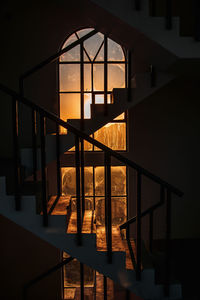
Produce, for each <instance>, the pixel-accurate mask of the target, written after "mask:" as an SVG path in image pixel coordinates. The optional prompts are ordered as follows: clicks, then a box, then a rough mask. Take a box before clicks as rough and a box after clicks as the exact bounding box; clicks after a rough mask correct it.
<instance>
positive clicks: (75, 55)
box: [60, 45, 80, 62]
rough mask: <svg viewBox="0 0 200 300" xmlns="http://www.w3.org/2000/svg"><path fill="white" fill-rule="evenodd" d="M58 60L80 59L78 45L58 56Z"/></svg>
mask: <svg viewBox="0 0 200 300" xmlns="http://www.w3.org/2000/svg"><path fill="white" fill-rule="evenodd" d="M60 61H69V62H70V61H80V46H79V45H77V46H76V47H74V48H73V49H71V50H69V51H67V52H65V53H64V54H63V55H61V56H60Z"/></svg>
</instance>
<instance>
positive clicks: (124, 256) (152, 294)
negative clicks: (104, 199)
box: [0, 178, 181, 300]
mask: <svg viewBox="0 0 200 300" xmlns="http://www.w3.org/2000/svg"><path fill="white" fill-rule="evenodd" d="M0 191H1V198H0V200H1V201H0V211H1V214H2V215H3V216H5V217H7V218H9V219H10V220H12V221H13V222H15V223H17V224H18V225H20V226H22V227H24V228H25V229H27V230H28V231H31V232H32V233H34V234H35V235H37V236H38V237H40V238H42V239H44V240H46V241H47V242H49V243H50V244H52V245H54V246H55V247H57V248H59V249H61V250H62V251H64V252H66V253H68V254H69V255H71V256H72V257H76V258H77V259H78V260H79V261H80V262H82V263H84V264H86V265H88V266H90V267H91V268H92V269H95V270H96V271H98V272H99V273H101V274H104V275H105V276H107V277H109V278H110V279H112V280H113V281H114V282H116V283H117V284H119V285H121V286H122V287H124V288H126V289H129V290H130V291H132V292H133V293H134V294H136V295H138V296H139V297H141V298H143V299H152V300H153V299H179V298H180V296H181V287H180V285H179V284H171V285H170V298H165V296H164V289H163V287H164V286H163V284H159V285H157V284H155V270H154V269H153V267H152V266H151V264H149V263H147V265H145V261H147V259H146V258H145V257H144V258H143V260H142V277H141V281H137V280H136V273H135V270H134V265H133V263H132V261H131V258H130V254H129V252H128V247H127V242H126V240H125V239H123V238H122V236H121V233H120V229H119V228H118V227H115V226H113V227H112V234H113V248H112V251H113V252H112V263H108V261H107V252H106V242H105V228H104V227H103V226H96V225H95V215H94V214H95V212H94V211H90V210H89V211H87V210H86V211H85V216H84V221H83V226H82V245H81V246H78V245H77V234H76V220H77V219H76V213H75V212H73V211H71V210H70V202H71V200H70V198H69V197H62V198H61V202H58V204H57V205H55V207H54V209H53V211H52V213H51V215H49V226H48V227H46V228H45V227H43V226H42V216H41V215H40V214H39V215H38V214H36V200H35V197H34V196H23V197H22V210H21V211H15V210H14V197H13V196H7V195H6V184H5V178H1V180H0ZM54 200H55V198H52V199H51V201H52V202H53V201H54ZM50 203H51V202H50ZM131 244H132V249H133V253H134V252H135V243H134V240H132V241H131ZM143 253H145V251H143ZM145 255H146V254H144V256H145Z"/></svg>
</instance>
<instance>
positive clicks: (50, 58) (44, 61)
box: [20, 29, 97, 80]
mask: <svg viewBox="0 0 200 300" xmlns="http://www.w3.org/2000/svg"><path fill="white" fill-rule="evenodd" d="M96 33H97V30H96V29H94V30H92V31H91V32H89V33H88V34H86V35H84V36H83V37H81V38H80V39H78V40H77V41H75V42H73V43H72V44H70V45H69V46H67V47H65V48H64V49H62V50H60V51H59V52H56V53H55V54H53V55H51V56H50V57H48V58H47V59H45V60H43V61H42V62H41V63H39V64H38V65H36V66H35V67H33V68H31V69H30V70H28V71H26V72H25V73H23V74H22V75H21V76H20V80H23V79H24V78H26V77H28V76H29V75H31V74H33V73H35V72H36V71H38V70H39V69H41V68H43V67H44V66H46V65H48V64H50V63H52V62H53V61H54V60H56V59H57V58H58V57H59V56H61V55H62V54H64V53H65V52H67V51H69V50H71V49H72V48H74V47H75V46H77V45H80V44H81V43H82V42H84V41H85V40H87V39H89V38H90V37H92V36H93V35H95V34H96Z"/></svg>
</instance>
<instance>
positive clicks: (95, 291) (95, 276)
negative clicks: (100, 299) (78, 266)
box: [94, 271, 97, 300]
mask: <svg viewBox="0 0 200 300" xmlns="http://www.w3.org/2000/svg"><path fill="white" fill-rule="evenodd" d="M94 272H95V274H94V300H96V298H97V274H96V271H94Z"/></svg>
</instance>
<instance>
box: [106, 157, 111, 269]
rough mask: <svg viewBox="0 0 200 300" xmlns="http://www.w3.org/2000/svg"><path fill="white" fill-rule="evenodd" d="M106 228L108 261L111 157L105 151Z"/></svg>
mask: <svg viewBox="0 0 200 300" xmlns="http://www.w3.org/2000/svg"><path fill="white" fill-rule="evenodd" d="M105 229H106V241H107V255H108V263H111V262H112V204H111V157H110V154H108V153H107V152H105Z"/></svg>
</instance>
